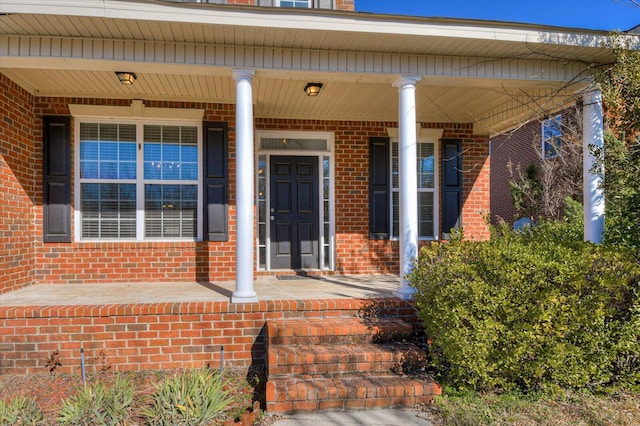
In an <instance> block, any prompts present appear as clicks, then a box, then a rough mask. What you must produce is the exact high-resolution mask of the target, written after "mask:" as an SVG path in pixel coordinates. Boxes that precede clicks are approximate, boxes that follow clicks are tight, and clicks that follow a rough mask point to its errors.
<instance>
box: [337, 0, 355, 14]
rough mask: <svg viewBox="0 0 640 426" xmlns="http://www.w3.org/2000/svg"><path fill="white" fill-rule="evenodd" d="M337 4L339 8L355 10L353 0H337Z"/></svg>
mask: <svg viewBox="0 0 640 426" xmlns="http://www.w3.org/2000/svg"><path fill="white" fill-rule="evenodd" d="M335 2H336V3H335V5H336V9H337V10H350V11H353V10H355V5H354V2H353V0H335Z"/></svg>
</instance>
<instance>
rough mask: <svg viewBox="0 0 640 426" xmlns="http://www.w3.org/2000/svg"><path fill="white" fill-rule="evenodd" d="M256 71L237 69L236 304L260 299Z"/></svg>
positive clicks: (234, 300)
mask: <svg viewBox="0 0 640 426" xmlns="http://www.w3.org/2000/svg"><path fill="white" fill-rule="evenodd" d="M254 75H255V71H254V70H233V79H234V80H235V81H236V291H235V292H234V293H233V295H232V296H231V302H232V303H251V302H257V301H258V296H257V295H256V292H255V291H254V290H253V223H254V211H253V199H254V196H253V173H254V170H253V95H252V88H251V80H252V79H253V76H254Z"/></svg>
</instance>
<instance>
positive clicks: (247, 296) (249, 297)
mask: <svg viewBox="0 0 640 426" xmlns="http://www.w3.org/2000/svg"><path fill="white" fill-rule="evenodd" d="M257 301H258V295H257V294H256V292H255V291H249V292H241V291H236V292H234V293H233V295H232V296H231V303H255V302H257Z"/></svg>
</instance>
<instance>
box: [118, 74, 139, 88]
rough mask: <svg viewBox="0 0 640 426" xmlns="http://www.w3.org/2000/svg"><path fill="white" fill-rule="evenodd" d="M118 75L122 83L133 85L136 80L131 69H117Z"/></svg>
mask: <svg viewBox="0 0 640 426" xmlns="http://www.w3.org/2000/svg"><path fill="white" fill-rule="evenodd" d="M116 75H117V76H118V80H120V83H122V84H127V85H131V84H133V82H134V81H136V78H137V77H136V75H135V73H132V72H129V71H116Z"/></svg>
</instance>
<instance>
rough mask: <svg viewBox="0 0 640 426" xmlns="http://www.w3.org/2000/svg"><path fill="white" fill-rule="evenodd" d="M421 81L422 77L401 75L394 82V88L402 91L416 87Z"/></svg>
mask: <svg viewBox="0 0 640 426" xmlns="http://www.w3.org/2000/svg"><path fill="white" fill-rule="evenodd" d="M420 80H422V76H419V75H401V76H400V77H398V78H397V79H396V81H394V82H393V87H397V88H398V89H400V90H401V89H404V88H406V87H415V86H416V84H418V82H419V81H420Z"/></svg>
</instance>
